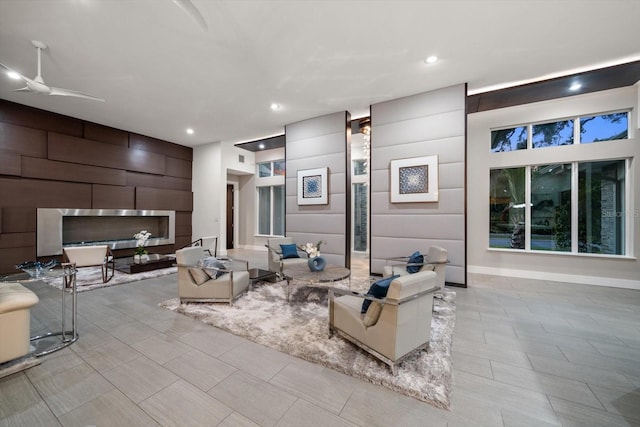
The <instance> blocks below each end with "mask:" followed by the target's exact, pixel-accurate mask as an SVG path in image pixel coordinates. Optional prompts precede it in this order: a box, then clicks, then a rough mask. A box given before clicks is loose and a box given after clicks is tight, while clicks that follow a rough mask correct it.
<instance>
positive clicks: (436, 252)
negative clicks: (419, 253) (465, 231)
mask: <svg viewBox="0 0 640 427" xmlns="http://www.w3.org/2000/svg"><path fill="white" fill-rule="evenodd" d="M448 254H449V253H448V251H447V250H446V249H445V248H442V247H440V246H431V247H430V248H429V250H428V251H427V254H426V255H424V262H423V263H422V265H420V266H419V267H420V270H419V271H428V270H432V271H435V273H436V276H437V279H436V284H437V285H438V288H440V290H442V289H444V283H445V276H446V268H447V264H448V263H449V258H448ZM401 260H402V261H404V262H403V263H400V261H401ZM407 260H408V257H399V258H392V259H391V260H390V262H392V263H394V264H392V265H385V266H384V267H383V269H382V276H383V277H389V276H392V275H394V274H398V275H401V276H404V275H407V274H410V273H409V272H408V271H407Z"/></svg>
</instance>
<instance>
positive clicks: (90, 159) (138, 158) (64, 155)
mask: <svg viewBox="0 0 640 427" xmlns="http://www.w3.org/2000/svg"><path fill="white" fill-rule="evenodd" d="M49 158H50V159H51V160H60V161H65V162H71V163H80V164H89V165H93V166H102V167H107V168H113V169H127V170H133V171H138V172H146V173H155V174H160V175H162V174H164V170H165V162H164V156H162V155H160V154H156V153H151V152H148V151H143V150H130V149H128V148H126V147H118V146H115V145H113V144H105V143H102V142H96V141H91V140H88V139H84V138H76V137H72V136H67V135H61V134H59V133H50V134H49Z"/></svg>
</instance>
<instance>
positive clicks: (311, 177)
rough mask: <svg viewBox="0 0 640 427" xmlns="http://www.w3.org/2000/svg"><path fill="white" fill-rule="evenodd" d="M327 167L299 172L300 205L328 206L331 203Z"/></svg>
mask: <svg viewBox="0 0 640 427" xmlns="http://www.w3.org/2000/svg"><path fill="white" fill-rule="evenodd" d="M328 169H329V168H327V167H324V168H318V169H306V170H299V171H298V204H299V205H326V204H328V203H329V186H328V185H327V172H328Z"/></svg>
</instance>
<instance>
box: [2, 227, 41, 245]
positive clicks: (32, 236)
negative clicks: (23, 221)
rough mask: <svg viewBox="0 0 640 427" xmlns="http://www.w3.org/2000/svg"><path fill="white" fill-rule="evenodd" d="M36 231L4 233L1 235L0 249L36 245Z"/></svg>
mask: <svg viewBox="0 0 640 427" xmlns="http://www.w3.org/2000/svg"><path fill="white" fill-rule="evenodd" d="M35 244H36V233H35V231H34V232H31V233H4V234H2V235H1V236H0V249H7V248H19V247H27V246H35Z"/></svg>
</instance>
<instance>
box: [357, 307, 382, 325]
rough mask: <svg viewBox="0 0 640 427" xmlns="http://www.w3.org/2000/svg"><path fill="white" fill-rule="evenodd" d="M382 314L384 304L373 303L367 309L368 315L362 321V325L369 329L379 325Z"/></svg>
mask: <svg viewBox="0 0 640 427" xmlns="http://www.w3.org/2000/svg"><path fill="white" fill-rule="evenodd" d="M380 313H382V304H380V303H379V302H378V301H371V305H370V306H369V308H368V309H367V313H366V314H365V315H364V318H363V319H362V324H363V325H364V326H366V327H367V328H368V327H369V326H373V325H375V324H376V323H378V319H379V318H380Z"/></svg>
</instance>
